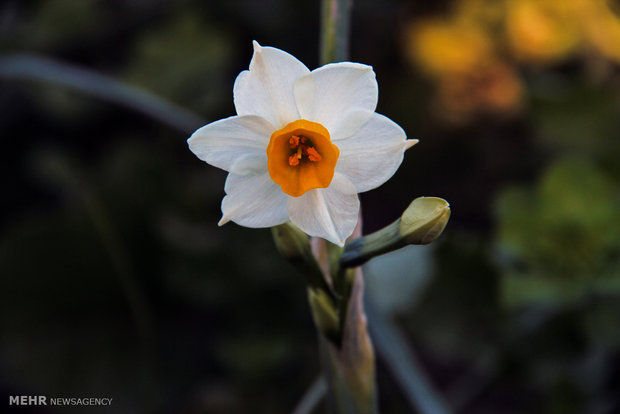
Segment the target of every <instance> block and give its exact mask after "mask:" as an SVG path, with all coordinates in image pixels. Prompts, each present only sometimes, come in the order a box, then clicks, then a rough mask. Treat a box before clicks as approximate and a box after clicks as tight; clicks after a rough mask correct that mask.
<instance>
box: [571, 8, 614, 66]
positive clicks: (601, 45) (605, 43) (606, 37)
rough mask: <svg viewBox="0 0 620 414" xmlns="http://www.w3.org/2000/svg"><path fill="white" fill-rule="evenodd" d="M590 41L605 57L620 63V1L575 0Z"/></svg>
mask: <svg viewBox="0 0 620 414" xmlns="http://www.w3.org/2000/svg"><path fill="white" fill-rule="evenodd" d="M574 1H575V2H576V4H577V5H578V7H579V16H580V17H581V19H582V22H583V29H584V32H585V35H586V37H587V40H588V41H589V43H590V44H591V45H592V46H593V47H594V49H596V50H597V51H598V52H599V53H600V54H602V55H603V56H604V57H606V58H608V59H611V60H613V61H615V62H616V63H620V2H619V1H615V4H614V1H613V0H574Z"/></svg>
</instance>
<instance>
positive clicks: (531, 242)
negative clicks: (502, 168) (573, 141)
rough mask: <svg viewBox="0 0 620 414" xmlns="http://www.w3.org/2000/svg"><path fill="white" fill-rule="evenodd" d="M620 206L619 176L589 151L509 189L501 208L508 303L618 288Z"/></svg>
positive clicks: (566, 298)
mask: <svg viewBox="0 0 620 414" xmlns="http://www.w3.org/2000/svg"><path fill="white" fill-rule="evenodd" d="M619 207H620V206H619V205H618V199H617V196H616V193H615V187H614V186H613V182H611V181H610V180H609V178H607V177H606V176H605V175H604V174H603V173H602V172H601V171H600V170H599V169H598V168H597V167H596V166H595V165H594V164H593V163H591V162H588V161H586V160H583V159H576V158H567V159H563V160H560V161H558V162H556V163H555V164H554V165H552V166H551V167H550V168H549V169H548V171H546V173H545V174H544V175H543V177H542V178H541V180H540V183H539V184H538V186H537V187H536V188H534V189H527V188H510V189H507V190H505V191H504V192H503V193H502V194H501V196H500V197H499V198H498V201H497V213H498V220H499V240H498V243H499V249H500V251H501V253H502V258H503V259H504V260H505V261H506V262H507V264H506V270H507V274H506V275H505V277H504V279H503V289H502V290H503V295H504V299H505V300H506V301H507V303H508V304H510V305H518V304H522V303H524V302H528V301H540V300H545V301H559V302H566V301H571V300H575V299H577V298H579V297H580V296H581V295H583V294H586V293H588V292H589V291H590V290H604V291H608V292H609V291H615V292H617V293H620V271H619V267H618V266H619V265H620V262H619V259H618V255H619V253H620V244H619V242H620V216H619V215H618V214H617V212H618V209H619Z"/></svg>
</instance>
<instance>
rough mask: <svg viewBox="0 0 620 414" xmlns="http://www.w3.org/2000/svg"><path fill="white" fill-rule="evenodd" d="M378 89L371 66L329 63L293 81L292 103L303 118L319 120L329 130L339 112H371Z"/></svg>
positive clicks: (374, 106)
mask: <svg viewBox="0 0 620 414" xmlns="http://www.w3.org/2000/svg"><path fill="white" fill-rule="evenodd" d="M378 96H379V90H378V87H377V80H376V79H375V72H374V71H373V70H372V67H371V66H366V65H361V64H359V63H351V62H341V63H331V64H329V65H325V66H322V67H320V68H318V69H315V70H313V71H312V72H311V73H309V74H307V75H305V76H303V77H301V78H299V79H298V80H297V82H296V83H295V102H296V103H297V108H298V109H299V114H300V115H301V117H302V118H303V119H308V120H310V121H314V122H319V123H321V124H323V126H325V127H326V128H327V129H328V130H329V131H330V132H331V131H332V130H333V129H337V126H338V122H339V121H340V120H341V119H342V115H343V114H346V113H348V112H350V111H353V110H365V111H370V112H374V111H375V108H376V106H377V99H378Z"/></svg>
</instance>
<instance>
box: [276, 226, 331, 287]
mask: <svg viewBox="0 0 620 414" xmlns="http://www.w3.org/2000/svg"><path fill="white" fill-rule="evenodd" d="M271 233H272V235H273V240H274V241H275V244H276V248H277V249H278V251H279V252H280V254H281V255H282V256H284V257H285V258H287V259H288V260H289V261H290V262H291V263H292V264H294V265H295V267H296V268H297V269H298V270H299V271H300V272H301V273H302V274H303V275H304V277H305V278H306V283H307V284H308V286H309V287H311V288H314V289H317V290H321V291H324V292H325V294H326V295H328V296H329V297H331V298H335V295H334V292H333V288H332V287H331V286H329V285H328V284H327V281H326V280H325V277H324V276H323V272H322V271H321V268H320V267H319V265H318V263H317V261H316V258H315V257H314V255H313V254H312V247H311V246H310V239H309V238H308V236H307V235H306V233H304V232H303V231H301V230H299V229H298V228H297V227H296V226H294V225H293V224H291V223H284V224H280V225H278V226H275V227H272V228H271Z"/></svg>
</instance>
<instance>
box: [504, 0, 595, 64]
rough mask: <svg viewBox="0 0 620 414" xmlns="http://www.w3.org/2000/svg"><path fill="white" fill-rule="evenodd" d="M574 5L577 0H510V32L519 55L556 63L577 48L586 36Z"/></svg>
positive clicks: (508, 22)
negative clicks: (583, 35)
mask: <svg viewBox="0 0 620 414" xmlns="http://www.w3.org/2000/svg"><path fill="white" fill-rule="evenodd" d="M579 1H581V0H579ZM585 1H587V2H590V1H593V0H585ZM574 6H575V5H574V2H573V0H507V3H506V35H507V38H508V42H509V45H510V48H511V50H512V51H513V53H514V55H515V57H516V58H517V59H520V60H522V61H527V62H531V63H555V62H557V61H559V60H562V59H565V58H567V57H568V56H570V55H571V54H572V53H573V52H575V51H576V50H577V48H578V47H579V45H580V43H581V39H582V36H581V30H580V23H579V20H578V18H577V13H575V7H574Z"/></svg>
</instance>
